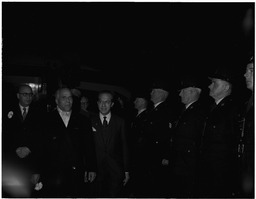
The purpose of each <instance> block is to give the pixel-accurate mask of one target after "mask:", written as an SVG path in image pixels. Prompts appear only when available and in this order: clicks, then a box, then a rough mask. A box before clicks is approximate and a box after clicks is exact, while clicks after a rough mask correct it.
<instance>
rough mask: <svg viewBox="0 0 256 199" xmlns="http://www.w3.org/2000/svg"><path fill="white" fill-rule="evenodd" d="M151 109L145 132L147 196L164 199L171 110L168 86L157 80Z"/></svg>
mask: <svg viewBox="0 0 256 199" xmlns="http://www.w3.org/2000/svg"><path fill="white" fill-rule="evenodd" d="M150 96H151V101H152V102H153V109H152V110H150V111H149V114H148V118H147V123H146V127H145V131H146V134H147V146H148V149H149V150H148V154H149V156H150V163H149V164H148V169H149V171H150V174H149V176H150V179H149V184H150V185H149V187H148V196H149V197H166V196H167V195H168V193H169V187H168V186H167V185H168V182H169V178H168V174H169V157H170V145H171V127H172V122H171V121H172V117H171V116H172V114H173V112H172V109H171V108H170V107H171V106H170V103H168V102H167V98H168V96H169V85H168V83H167V82H164V81H161V80H157V81H155V82H154V84H153V86H152V91H151V93H150Z"/></svg>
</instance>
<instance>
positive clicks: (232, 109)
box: [201, 96, 239, 197]
mask: <svg viewBox="0 0 256 199" xmlns="http://www.w3.org/2000/svg"><path fill="white" fill-rule="evenodd" d="M238 121H239V114H238V106H237V104H236V102H235V101H234V100H233V99H232V97H231V96H228V97H225V98H224V99H223V100H222V101H221V102H220V103H219V104H218V105H217V106H216V107H215V108H212V110H211V111H210V113H209V114H208V117H207V118H206V123H205V130H204V134H203V139H202V148H201V150H202V151H201V152H202V153H201V158H202V159H201V160H202V162H201V166H202V171H203V176H204V178H207V182H206V183H204V184H205V185H207V186H208V191H212V193H211V194H215V195H210V196H215V197H231V194H232V193H233V192H234V191H236V183H237V180H238V179H237V174H238V170H237V166H238V159H237V150H238V137H239V123H238ZM213 186H214V187H215V188H213ZM204 190H207V189H204Z"/></svg>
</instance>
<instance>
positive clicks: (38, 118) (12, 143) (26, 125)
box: [2, 84, 44, 197]
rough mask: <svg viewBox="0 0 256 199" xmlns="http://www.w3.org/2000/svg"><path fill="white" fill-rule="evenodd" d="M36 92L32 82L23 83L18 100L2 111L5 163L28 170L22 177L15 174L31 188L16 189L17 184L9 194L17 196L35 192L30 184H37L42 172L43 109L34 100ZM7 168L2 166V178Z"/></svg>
mask: <svg viewBox="0 0 256 199" xmlns="http://www.w3.org/2000/svg"><path fill="white" fill-rule="evenodd" d="M33 96H34V94H33V91H32V88H31V87H30V86H29V85H25V84H24V85H20V86H19V88H18V92H17V99H18V101H17V103H16V104H14V105H12V106H10V107H8V108H6V107H5V108H6V109H7V112H5V111H4V112H3V131H2V140H3V142H2V143H3V148H2V149H3V164H4V166H5V164H6V163H7V164H8V165H12V167H14V168H16V169H17V172H14V171H13V173H18V170H19V171H20V172H21V173H23V174H24V173H27V174H29V175H28V178H23V179H18V178H19V176H16V177H17V181H20V182H21V183H20V184H25V185H26V184H27V185H28V187H29V188H25V189H29V191H27V192H26V191H24V192H22V191H20V190H18V189H17V190H16V191H15V188H14V189H13V191H12V193H10V196H11V195H12V194H14V195H13V196H15V197H31V196H33V195H31V190H30V187H33V186H30V185H29V184H30V183H31V182H33V183H34V184H36V183H37V182H38V180H39V177H40V175H39V174H40V173H41V169H40V168H41V165H40V161H41V159H42V158H41V156H42V150H41V148H42V147H41V146H42V145H41V144H42V143H41V132H42V131H41V129H42V124H43V123H42V118H43V115H44V113H43V111H42V110H41V109H39V108H38V107H36V106H35V104H34V103H33ZM4 168H7V167H4ZM6 171H7V170H5V169H3V179H4V178H5V177H7V176H6V174H7V173H6ZM22 171H23V172H22ZM23 174H22V175H23ZM20 176H21V175H20ZM30 178H31V179H30ZM9 185H10V184H9ZM9 185H6V184H5V182H3V186H7V188H8V186H9ZM25 185H24V186H25ZM17 187H18V186H17ZM33 188H34V187H33ZM4 191H5V190H4ZM24 193H27V194H24Z"/></svg>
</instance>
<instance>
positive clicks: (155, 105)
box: [154, 101, 164, 108]
mask: <svg viewBox="0 0 256 199" xmlns="http://www.w3.org/2000/svg"><path fill="white" fill-rule="evenodd" d="M162 102H164V101H161V102H158V103H156V104H154V108H156V107H157V106H158V105H159V104H161V103H162Z"/></svg>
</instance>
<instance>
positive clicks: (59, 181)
mask: <svg viewBox="0 0 256 199" xmlns="http://www.w3.org/2000/svg"><path fill="white" fill-rule="evenodd" d="M55 102H56V104H57V107H56V109H55V110H53V111H52V112H50V113H49V115H48V117H47V123H46V128H45V134H46V135H45V136H46V152H45V160H46V161H45V163H46V164H45V165H44V166H45V185H44V189H45V196H46V197H85V196H88V195H89V193H85V191H84V188H85V186H84V182H92V181H94V179H95V177H96V173H95V171H96V155H95V146H94V142H93V135H92V127H91V123H90V121H89V119H88V118H87V117H85V116H82V115H81V114H80V113H78V112H73V111H72V104H73V98H72V93H71V91H70V89H68V88H61V89H59V90H57V92H56V97H55Z"/></svg>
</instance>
